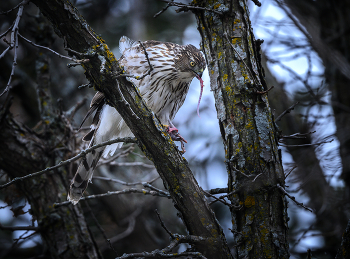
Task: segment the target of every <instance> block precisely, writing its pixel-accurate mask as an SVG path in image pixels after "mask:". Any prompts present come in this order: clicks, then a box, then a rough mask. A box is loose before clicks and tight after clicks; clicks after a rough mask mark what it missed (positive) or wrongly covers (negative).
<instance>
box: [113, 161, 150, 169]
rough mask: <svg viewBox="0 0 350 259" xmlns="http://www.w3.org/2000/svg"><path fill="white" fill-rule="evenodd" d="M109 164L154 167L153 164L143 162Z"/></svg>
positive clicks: (114, 163)
mask: <svg viewBox="0 0 350 259" xmlns="http://www.w3.org/2000/svg"><path fill="white" fill-rule="evenodd" d="M109 165H114V166H143V167H146V168H154V165H149V164H146V163H143V162H124V163H123V162H111V163H109Z"/></svg>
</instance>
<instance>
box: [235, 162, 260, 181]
mask: <svg viewBox="0 0 350 259" xmlns="http://www.w3.org/2000/svg"><path fill="white" fill-rule="evenodd" d="M230 164H231V167H232V168H233V170H235V171H236V172H238V173H241V174H242V175H244V176H245V177H247V178H252V177H254V175H246V174H245V173H243V172H242V171H240V170H238V169H237V168H236V167H234V166H233V164H232V162H230Z"/></svg>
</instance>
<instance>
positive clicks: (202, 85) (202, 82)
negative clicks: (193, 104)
mask: <svg viewBox="0 0 350 259" xmlns="http://www.w3.org/2000/svg"><path fill="white" fill-rule="evenodd" d="M196 77H197V79H198V80H199V82H200V84H201V92H200V94H199V100H198V105H197V114H198V117H201V116H199V104H200V102H201V99H202V94H203V88H204V81H203V80H202V78H200V77H199V76H196Z"/></svg>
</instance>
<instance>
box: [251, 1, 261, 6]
mask: <svg viewBox="0 0 350 259" xmlns="http://www.w3.org/2000/svg"><path fill="white" fill-rule="evenodd" d="M252 2H253V3H254V4H255V5H256V6H259V7H260V6H261V3H260V2H259V0H252Z"/></svg>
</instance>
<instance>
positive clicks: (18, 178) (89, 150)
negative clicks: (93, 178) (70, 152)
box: [0, 138, 136, 190]
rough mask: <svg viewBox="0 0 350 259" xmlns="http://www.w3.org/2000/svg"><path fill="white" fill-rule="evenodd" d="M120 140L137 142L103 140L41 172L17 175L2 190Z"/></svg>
mask: <svg viewBox="0 0 350 259" xmlns="http://www.w3.org/2000/svg"><path fill="white" fill-rule="evenodd" d="M119 142H124V143H135V142H136V139H135V138H117V139H112V140H108V141H105V142H102V143H100V144H97V145H95V146H92V147H90V148H87V149H85V150H82V151H81V152H80V153H79V154H78V155H76V156H74V157H72V158H70V159H67V160H65V161H61V162H60V163H58V164H57V165H55V166H52V167H48V168H46V169H44V170H41V171H39V172H35V173H32V174H28V175H25V176H22V177H16V178H15V179H13V180H12V181H10V182H8V183H6V184H4V185H0V190H1V189H3V188H5V187H7V186H9V185H11V184H13V183H15V182H18V181H23V180H24V179H27V178H30V177H34V176H39V175H42V174H44V173H47V172H49V171H52V170H54V169H56V168H59V167H61V166H64V165H67V164H69V163H72V162H74V161H76V160H78V159H79V158H81V157H85V156H86V154H87V153H90V152H92V151H93V150H95V149H97V148H100V147H103V146H107V145H111V144H114V143H119Z"/></svg>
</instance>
